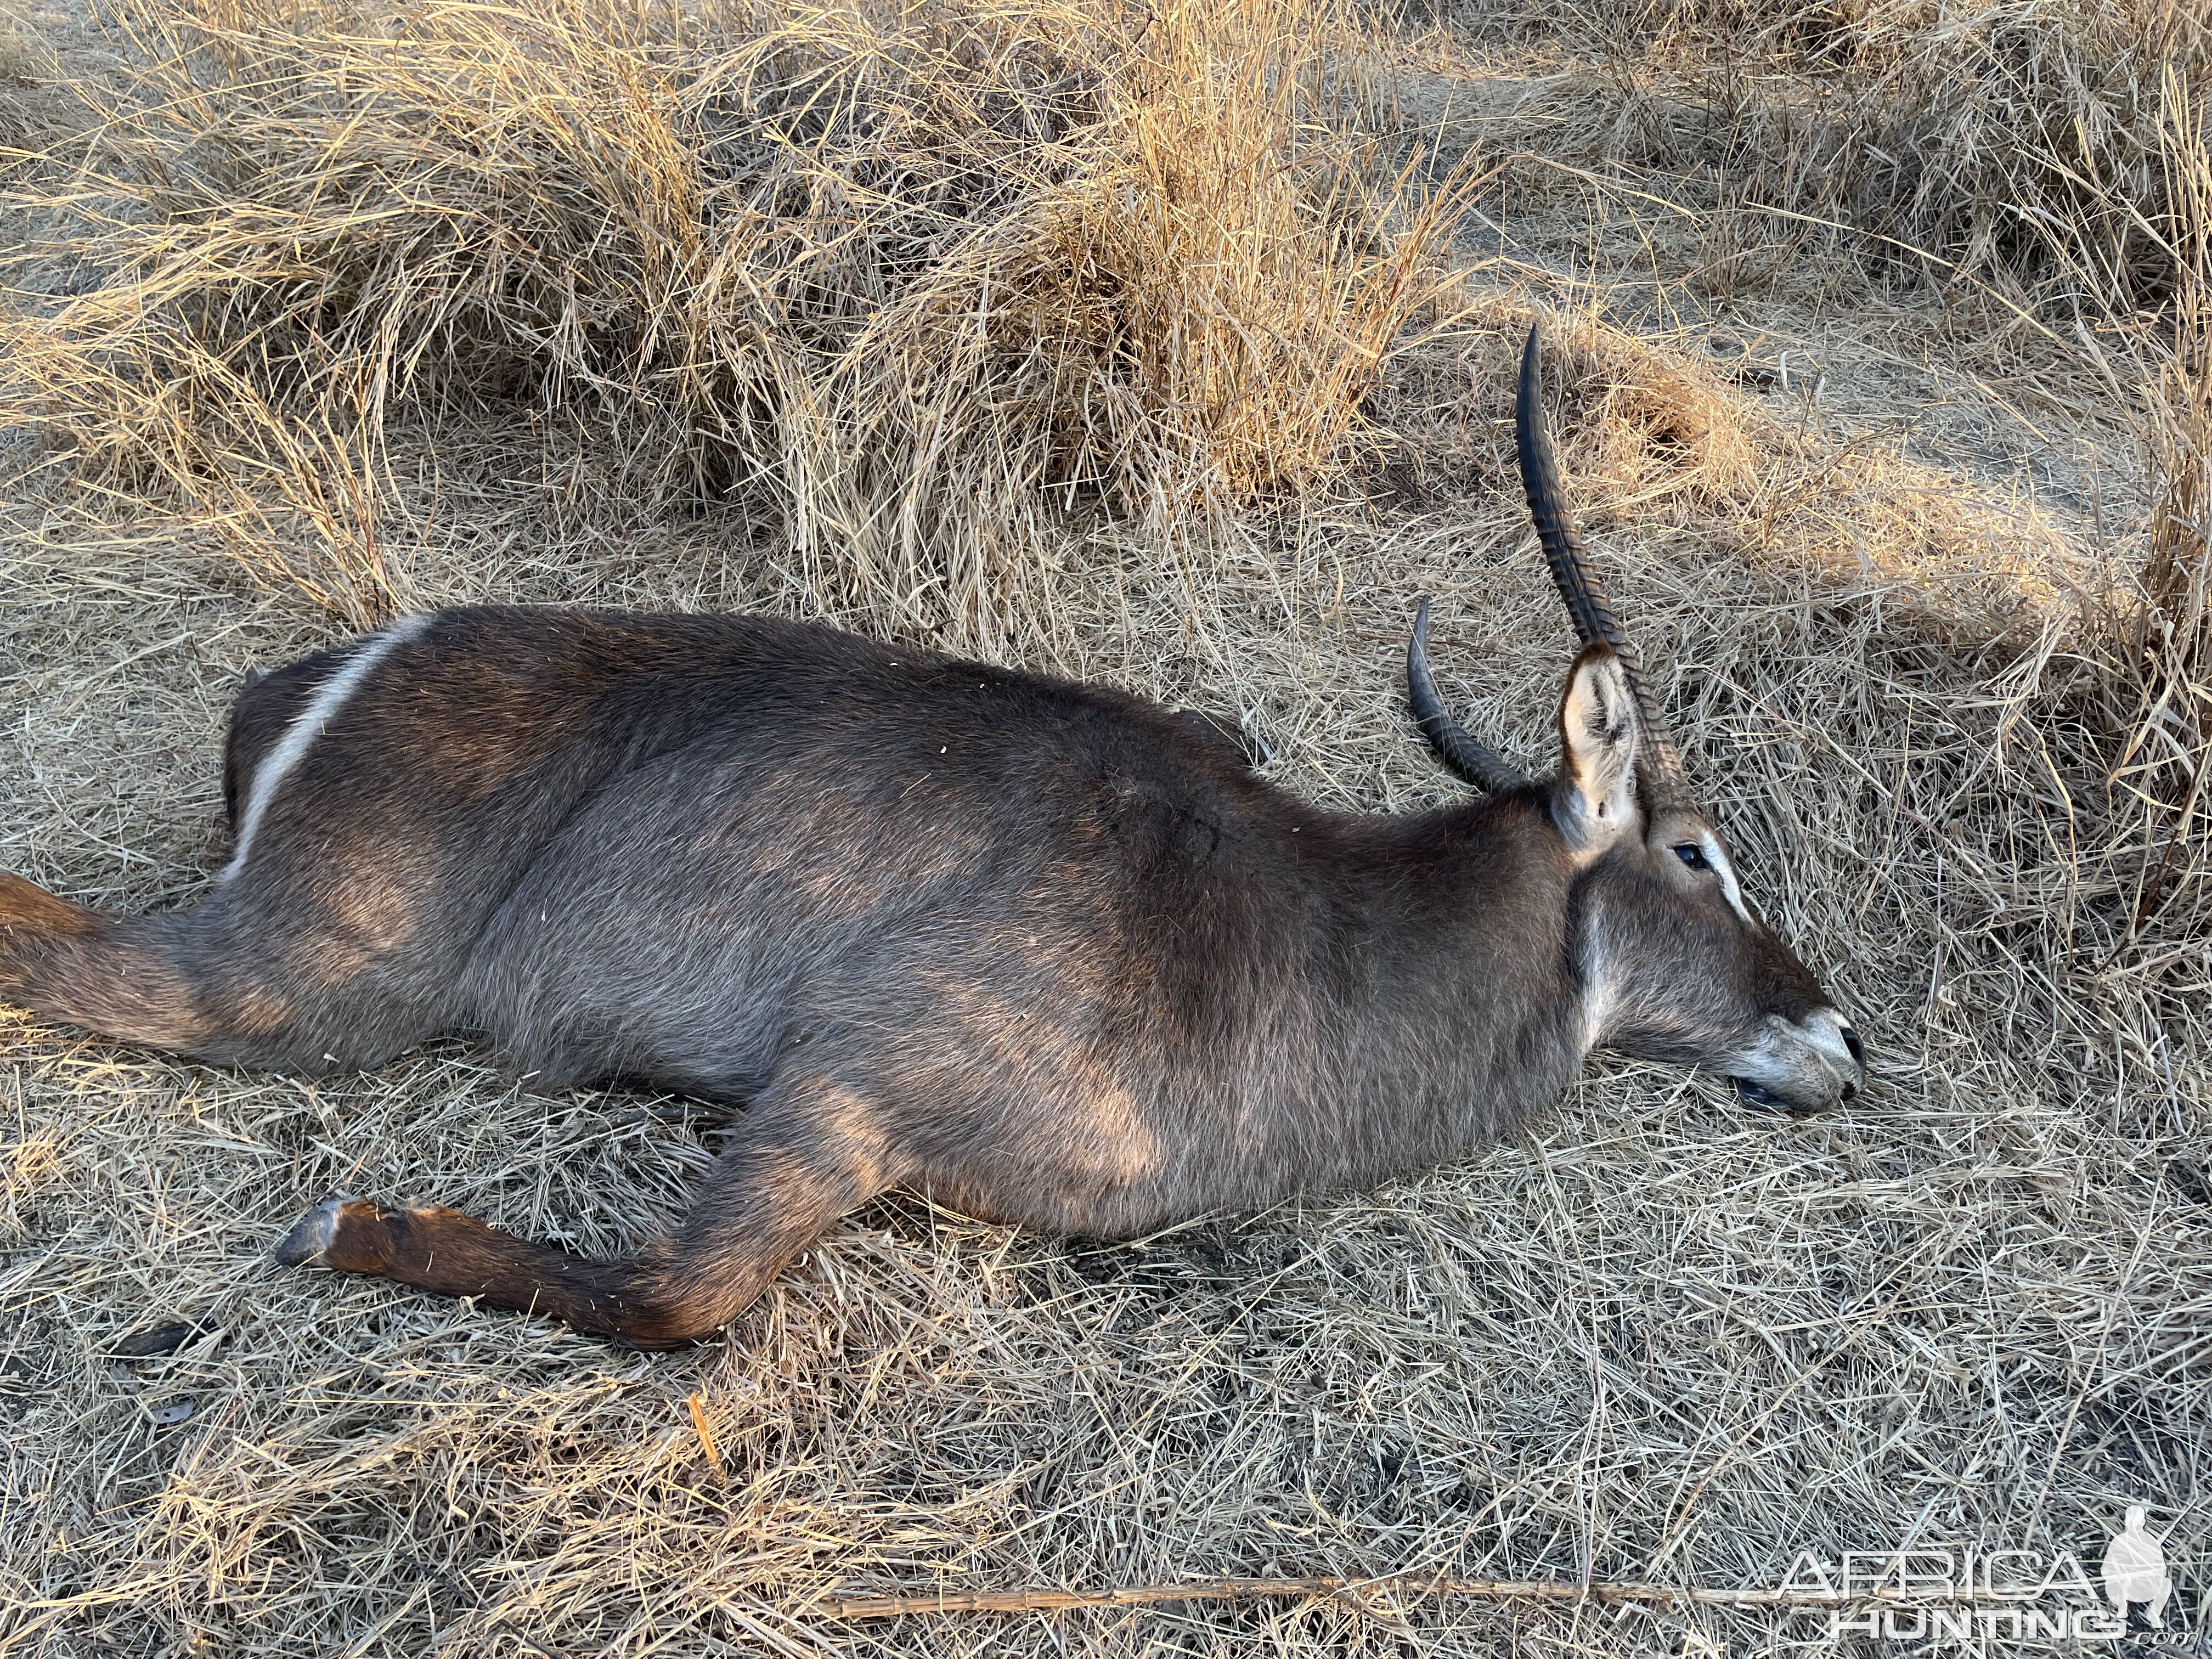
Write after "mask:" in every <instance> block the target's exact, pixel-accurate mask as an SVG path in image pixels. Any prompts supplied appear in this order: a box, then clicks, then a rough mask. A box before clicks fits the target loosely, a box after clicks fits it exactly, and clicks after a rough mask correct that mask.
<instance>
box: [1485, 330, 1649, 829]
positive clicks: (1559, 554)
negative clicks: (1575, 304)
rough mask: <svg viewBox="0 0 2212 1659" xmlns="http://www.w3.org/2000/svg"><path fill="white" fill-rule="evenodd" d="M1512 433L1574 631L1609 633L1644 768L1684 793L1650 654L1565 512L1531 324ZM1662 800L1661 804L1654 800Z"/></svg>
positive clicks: (1587, 636) (1539, 534) (1597, 636)
mask: <svg viewBox="0 0 2212 1659" xmlns="http://www.w3.org/2000/svg"><path fill="white" fill-rule="evenodd" d="M1513 416H1514V419H1513V435H1514V439H1515V441H1516V447H1518V449H1519V451H1520V455H1521V483H1522V487H1523V488H1525V489H1527V490H1528V513H1529V516H1530V517H1531V518H1533V519H1534V520H1535V521H1536V538H1537V539H1538V540H1539V541H1541V543H1543V544H1544V562H1545V563H1546V564H1547V565H1549V566H1550V567H1551V570H1552V580H1553V582H1555V583H1556V584H1558V586H1559V597H1560V598H1561V599H1565V601H1566V602H1567V614H1568V615H1569V616H1570V617H1573V618H1574V623H1575V632H1576V634H1577V635H1579V636H1580V637H1581V640H1582V642H1583V644H1584V645H1589V644H1590V643H1592V642H1593V641H1598V640H1603V641H1605V642H1606V643H1607V645H1609V646H1611V647H1613V655H1614V656H1616V657H1618V658H1619V659H1620V666H1621V669H1622V671H1623V672H1625V673H1626V675H1627V676H1628V684H1629V689H1630V690H1632V691H1633V692H1634V693H1635V694H1636V710H1637V722H1638V725H1639V726H1642V728H1643V738H1644V743H1643V751H1644V752H1643V753H1642V755H1641V756H1639V757H1638V770H1639V771H1641V772H1642V773H1643V774H1644V780H1645V783H1646V785H1647V787H1650V790H1651V792H1652V793H1654V794H1655V795H1657V796H1665V795H1672V794H1676V793H1687V792H1688V780H1687V778H1686V776H1685V775H1684V774H1683V771H1682V755H1681V751H1680V750H1678V749H1677V748H1675V746H1674V732H1672V731H1670V730H1669V729H1668V725H1667V717H1666V715H1665V714H1662V713H1661V712H1660V708H1659V702H1658V700H1657V699H1656V697H1654V696H1652V695H1651V691H1650V687H1649V686H1647V685H1646V684H1644V659H1642V658H1641V657H1639V656H1638V654H1637V651H1636V647H1635V646H1634V645H1632V643H1630V641H1629V638H1628V635H1626V634H1624V633H1623V632H1622V631H1621V629H1620V623H1618V622H1617V621H1615V620H1614V618H1613V606H1612V605H1611V604H1610V603H1609V602H1608V601H1607V599H1606V597H1605V589H1604V588H1602V587H1601V586H1599V585H1598V580H1597V577H1596V576H1595V574H1592V572H1591V570H1590V567H1589V555H1588V554H1587V553H1585V552H1584V551H1583V541H1582V538H1581V537H1580V536H1577V534H1576V533H1575V526H1574V520H1571V519H1570V518H1569V517H1568V516H1567V503H1566V492H1565V490H1564V489H1562V488H1561V487H1560V483H1559V456H1558V455H1557V453H1554V451H1553V448H1552V434H1551V428H1549V427H1548V426H1547V424H1546V423H1545V420H1544V375H1543V370H1542V368H1541V366H1540V365H1539V364H1538V362H1537V356H1536V331H1535V330H1534V328H1533V327H1532V328H1530V329H1529V331H1528V343H1527V344H1526V345H1524V346H1522V349H1521V389H1520V394H1519V396H1518V397H1517V398H1516V399H1515V400H1514V410H1513ZM1655 804H1656V803H1655Z"/></svg>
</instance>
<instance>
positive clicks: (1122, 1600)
mask: <svg viewBox="0 0 2212 1659" xmlns="http://www.w3.org/2000/svg"><path fill="white" fill-rule="evenodd" d="M1370 1590H1373V1591H1381V1592H1383V1593H1386V1594H1395V1595H1401V1596H1405V1597H1407V1598H1419V1597H1421V1596H1425V1595H1440V1596H1441V1595H1450V1596H1474V1597H1482V1598H1486V1599H1487V1600H1491V1601H1631V1602H1641V1601H1657V1602H1662V1603H1664V1604H1666V1605H1668V1606H1672V1605H1673V1604H1674V1603H1675V1602H1678V1601H1697V1602H1703V1603H1705V1604H1706V1605H1709V1606H1715V1607H1840V1606H1842V1605H1843V1604H1844V1602H1845V1601H1847V1600H1849V1601H1901V1600H1902V1598H1901V1597H1899V1596H1898V1595H1895V1594H1894V1593H1886V1592H1880V1591H1877V1592H1875V1593H1874V1594H1871V1595H1857V1596H1851V1597H1848V1598H1847V1597H1845V1596H1843V1595H1838V1594H1837V1593H1835V1592H1833V1591H1830V1590H1801V1589H1705V1588H1703V1587H1702V1586H1692V1587H1690V1588H1688V1589H1669V1588H1668V1587H1667V1586H1665V1585H1662V1584H1635V1583H1629V1584H1608V1583H1590V1584H1583V1583H1573V1582H1571V1581H1568V1580H1563V1579H1556V1578H1520V1579H1515V1578H1431V1577H1422V1576H1421V1575H1419V1574H1418V1573H1406V1574H1401V1575H1398V1576H1395V1577H1385V1578H1204V1579H1198V1580H1195V1581H1194V1582H1192V1583H1182V1584H1142V1585H1138V1586H1136V1587H1134V1588H1133V1589H1097V1590H1081V1589H1029V1590H940V1591H939V1592H937V1593H936V1594H934V1595H846V1596H832V1597H830V1598H829V1599H828V1600H826V1601H819V1602H817V1603H816V1604H815V1605H814V1607H812V1608H811V1611H813V1612H815V1613H828V1614H829V1615H830V1616H831V1617H832V1618H836V1619H846V1620H862V1619H898V1618H903V1617H905V1616H906V1615H908V1614H909V1613H1037V1612H1050V1611H1053V1610H1054V1609H1057V1608H1061V1607H1144V1606H1147V1605H1149V1604H1152V1603H1154V1602H1159V1601H1237V1600H1243V1599H1252V1600H1259V1599H1261V1598H1265V1597H1269V1596H1279V1597H1290V1596H1308V1595H1345V1594H1346V1593H1347V1592H1364V1591H1370ZM1922 1599H1926V1598H1922ZM1938 1599H1941V1598H1938Z"/></svg>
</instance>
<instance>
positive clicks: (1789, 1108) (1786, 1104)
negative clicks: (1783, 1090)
mask: <svg viewBox="0 0 2212 1659" xmlns="http://www.w3.org/2000/svg"><path fill="white" fill-rule="evenodd" d="M1729 1082H1730V1083H1733V1084H1735V1091H1736V1093H1738V1094H1740V1095H1741V1096H1742V1097H1744V1098H1745V1099H1746V1100H1747V1101H1749V1102H1750V1103H1752V1104H1753V1105H1754V1106H1762V1107H1765V1109H1767V1110H1768V1111H1770V1112H1787V1113H1789V1114H1790V1116H1792V1117H1810V1116H1812V1115H1814V1113H1815V1112H1818V1111H1819V1110H1820V1107H1818V1106H1806V1105H1802V1104H1800V1103H1798V1102H1796V1101H1794V1100H1784V1098H1783V1097H1781V1096H1780V1095H1778V1094H1776V1093H1775V1092H1774V1091H1773V1090H1771V1089H1770V1088H1767V1087H1766V1086H1765V1085H1764V1084H1759V1083H1753V1081H1752V1080H1751V1079H1749V1078H1747V1077H1732V1078H1730V1079H1729Z"/></svg>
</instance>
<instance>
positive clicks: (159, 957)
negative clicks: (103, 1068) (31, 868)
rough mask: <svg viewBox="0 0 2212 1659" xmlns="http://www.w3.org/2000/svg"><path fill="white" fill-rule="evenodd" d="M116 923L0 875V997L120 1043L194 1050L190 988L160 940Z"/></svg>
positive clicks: (198, 1028) (199, 1030)
mask: <svg viewBox="0 0 2212 1659" xmlns="http://www.w3.org/2000/svg"><path fill="white" fill-rule="evenodd" d="M150 920H151V921H153V922H155V923H156V924H158V923H160V922H161V921H163V920H165V919H162V918H154V919H150ZM123 926H124V925H120V924H118V922H117V921H115V919H114V918H112V917H109V916H103V915H100V913H99V912H98V911H95V910H88V909H86V908H84V906H82V905H81V904H72V903H71V902H70V901H69V900H67V899H64V898H58V897H57V896H54V895H53V894H52V893H49V892H48V891H46V889H45V888H43V887H39V886H34V885H33V884H31V883H30V882H27V881H25V880H24V879H23V878H21V876H11V875H8V874H6V873H4V872H0V1002H9V1003H13V1004H15V1006H19V1007H22V1008H27V1009H28V1010H30V1012H33V1013H34V1014H36V1015H38V1016H39V1017H40V1018H44V1019H56V1020H62V1021H65V1022H67V1023H68V1024H72V1025H82V1026H84V1027H86V1028H88V1030H94V1031H99V1032H101V1033H103V1034H105V1035H106V1036H117V1037H121V1038H123V1039H125V1041H127V1042H145V1043H149V1044H151V1045H153V1046H154V1047H156V1048H195V1047H196V1046H197V1044H198V1042H199V1041H200V1039H201V1036H202V1035H203V1033H204V1026H205V1022H204V1019H203V1018H202V1017H201V1014H200V1010H199V1006H198V1002H199V999H198V998H197V995H195V994H194V992H193V989H192V987H191V984H190V982H189V981H187V979H186V978H185V975H183V974H182V973H180V972H179V970H178V969H177V966H176V963H174V961H173V959H172V957H171V956H170V954H169V953H168V952H167V951H165V950H164V949H162V948H161V943H160V942H159V941H157V940H153V939H132V938H130V937H127V936H125V934H124V933H123V932H122V927H123ZM139 927H140V931H141V932H142V933H143V932H144V931H147V929H146V925H145V924H144V923H143V922H142V923H141V924H140V925H139Z"/></svg>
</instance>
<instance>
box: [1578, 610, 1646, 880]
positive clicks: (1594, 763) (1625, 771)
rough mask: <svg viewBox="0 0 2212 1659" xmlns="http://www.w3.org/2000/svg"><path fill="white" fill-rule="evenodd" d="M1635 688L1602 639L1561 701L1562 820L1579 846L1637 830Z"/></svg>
mask: <svg viewBox="0 0 2212 1659" xmlns="http://www.w3.org/2000/svg"><path fill="white" fill-rule="evenodd" d="M1636 738H1637V726H1636V694H1635V693H1634V692H1632V690H1629V686H1628V676H1627V675H1626V673H1624V672H1622V671H1621V666H1620V658H1618V657H1616V656H1614V655H1613V647H1611V646H1609V645H1607V644H1605V643H1604V642H1603V641H1599V642H1598V643H1597V644H1595V645H1592V646H1589V647H1586V648H1585V649H1584V650H1583V653H1582V655H1580V656H1579V657H1577V658H1576V659H1575V665H1574V666H1573V667H1572V668H1571V669H1570V670H1568V671H1567V690H1566V695H1565V696H1563V697H1561V698H1560V699H1559V748H1560V761H1559V820H1560V825H1561V827H1562V828H1563V829H1565V830H1566V832H1567V839H1568V840H1569V841H1570V842H1572V843H1573V844H1574V846H1575V848H1576V849H1577V851H1579V852H1585V853H1601V852H1603V851H1604V850H1605V849H1606V848H1608V847H1610V846H1612V845H1613V843H1614V842H1617V841H1619V840H1620V838H1621V837H1622V836H1625V835H1631V834H1634V833H1636V832H1637V831H1638V829H1640V828H1641V825H1642V815H1641V814H1640V813H1639V812H1638V810H1637V805H1636Z"/></svg>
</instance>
